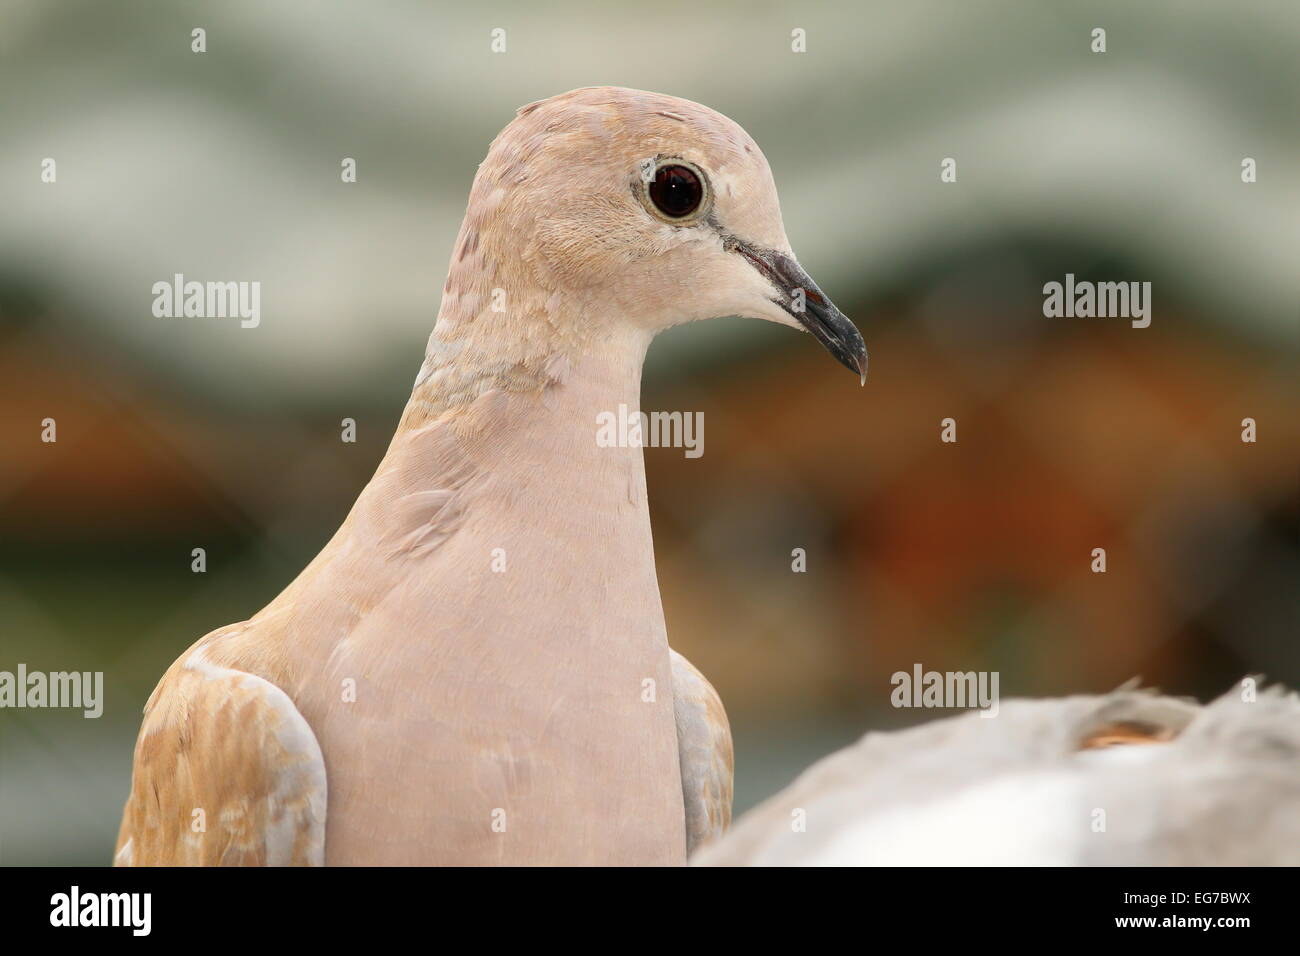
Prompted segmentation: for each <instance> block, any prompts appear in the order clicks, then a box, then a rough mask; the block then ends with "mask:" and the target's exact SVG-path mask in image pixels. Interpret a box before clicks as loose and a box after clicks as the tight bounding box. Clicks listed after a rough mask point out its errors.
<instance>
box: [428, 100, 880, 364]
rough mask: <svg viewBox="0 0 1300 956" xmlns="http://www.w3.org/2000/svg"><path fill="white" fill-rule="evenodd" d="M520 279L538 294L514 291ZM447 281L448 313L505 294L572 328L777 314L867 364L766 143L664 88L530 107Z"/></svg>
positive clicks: (476, 198) (476, 192)
mask: <svg viewBox="0 0 1300 956" xmlns="http://www.w3.org/2000/svg"><path fill="white" fill-rule="evenodd" d="M515 286H517V287H519V288H527V289H529V290H532V291H531V293H530V294H531V295H532V296H533V299H532V301H527V302H522V303H521V302H514V303H511V302H510V297H511V290H512V287H515ZM446 292H447V299H448V300H449V301H446V300H445V301H444V315H446V314H448V313H450V316H451V321H453V322H455V321H456V315H457V313H458V312H460V313H461V314H465V315H466V316H468V314H469V313H473V314H475V315H479V314H482V313H481V311H480V310H482V308H483V306H484V304H485V302H486V301H487V299H488V297H489V296H492V295H496V296H498V297H500V298H502V299H504V302H505V305H504V307H503V308H501V309H499V310H498V311H499V312H500V313H501V314H515V315H518V314H519V312H520V311H529V310H533V311H537V310H541V311H543V312H544V313H545V320H546V323H548V324H549V325H550V326H553V327H554V326H557V325H560V326H564V327H561V328H559V329H558V331H559V332H560V333H561V334H565V335H570V336H575V335H581V334H599V332H600V331H601V330H602V329H608V327H609V326H610V325H611V324H618V323H622V324H627V323H631V324H632V325H634V326H637V327H639V328H641V329H644V330H647V331H648V332H650V333H651V334H653V333H655V332H658V331H660V330H662V329H665V328H669V327H671V326H674V325H679V324H682V323H685V322H692V321H696V320H700V319H707V318H712V317H715V316H724V315H738V316H745V317H752V318H757V319H766V320H768V321H772V322H777V323H780V324H783V325H788V326H792V327H794V328H797V329H802V330H806V331H808V332H810V333H812V335H813V336H814V337H815V338H816V339H817V340H818V341H819V342H821V344H822V345H823V346H825V347H826V349H827V350H828V351H830V353H831V354H832V355H833V356H835V358H836V359H838V360H839V361H840V362H841V363H842V364H843V365H845V366H846V367H848V368H849V369H851V370H852V371H854V372H856V373H858V374H859V375H860V376H862V377H863V379H864V380H865V377H866V369H867V351H866V346H865V344H864V343H863V341H862V336H861V335H860V334H859V333H858V330H857V329H856V328H855V327H854V325H853V323H852V322H850V321H849V319H848V318H846V317H845V316H844V314H843V313H842V312H840V310H839V309H837V308H836V307H835V305H834V303H832V302H831V300H830V299H829V297H827V296H826V294H825V293H824V292H822V290H821V289H820V288H819V287H818V286H817V284H816V282H814V281H813V280H812V278H811V277H810V276H809V275H808V273H807V272H805V271H804V269H803V268H802V267H801V266H800V265H799V262H798V260H797V259H796V258H795V255H794V252H793V250H792V249H791V248H790V243H789V241H788V240H787V239H786V235H785V228H784V226H783V224H782V221H781V208H780V202H779V200H778V198H777V191H776V184H775V183H774V181H773V178H772V172H771V170H770V169H769V167H768V164H767V160H766V159H765V158H764V156H763V153H762V151H761V150H760V149H759V148H758V146H757V145H756V144H755V143H754V141H753V140H752V139H751V138H750V136H749V135H748V134H747V133H746V132H745V131H744V130H743V129H741V128H740V126H738V125H737V124H736V123H734V122H733V121H731V120H730V119H728V118H727V117H725V116H722V115H721V114H719V113H716V112H714V111H713V110H711V109H708V108H706V107H703V106H700V105H699V104H697V103H692V102H690V101H688V100H682V99H677V98H675V97H670V96H663V95H660V94H657V93H645V92H640V91H637V90H627V89H621V88H614V87H593V88H588V89H581V90H574V91H572V92H570V93H565V94H562V95H560V96H555V97H552V98H550V99H547V100H542V101H540V102H537V103H532V104H529V105H528V106H525V107H523V108H522V109H520V110H519V114H518V116H517V117H516V118H515V119H514V120H513V121H512V122H511V123H510V124H509V125H508V126H507V127H506V128H505V129H504V130H503V131H502V132H501V134H500V135H499V136H498V137H497V139H496V140H495V141H494V142H493V144H492V147H491V149H490V150H489V152H488V156H487V158H486V159H485V160H484V162H483V163H482V165H481V166H480V168H479V173H478V175H477V177H476V178H475V182H474V187H473V190H472V192H471V195H470V203H469V211H468V213H467V215H466V218H465V223H464V226H463V227H462V230H461V235H460V238H459V240H458V242H457V249H456V252H455V253H454V254H453V261H452V270H451V273H450V275H449V278H448V285H447V290H446ZM461 305H463V306H464V307H463V308H458V306H461Z"/></svg>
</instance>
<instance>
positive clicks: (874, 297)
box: [0, 0, 1300, 864]
mask: <svg viewBox="0 0 1300 956" xmlns="http://www.w3.org/2000/svg"><path fill="white" fill-rule="evenodd" d="M195 27H202V28H204V29H205V30H206V32H207V52H206V53H202V54H196V53H193V52H191V30H192V29H193V28H195ZM1095 27H1103V28H1104V29H1105V30H1106V31H1107V52H1105V53H1104V54H1097V53H1093V52H1091V50H1090V45H1091V42H1092V41H1091V31H1092V30H1093V28H1095ZM494 28H502V29H504V30H505V42H506V50H505V52H504V53H493V52H492V50H491V31H492V30H493V29H494ZM796 28H798V29H802V30H804V31H806V38H807V39H806V44H807V52H805V53H794V52H792V50H791V42H792V41H791V31H792V30H794V29H796ZM594 84H612V85H622V86H632V87H638V88H643V89H650V90H656V91H660V92H664V93H671V94H675V95H679V96H684V97H687V98H689V99H694V100H698V101H700V102H703V103H706V104H708V105H710V106H712V107H714V108H716V109H718V110H720V111H721V112H723V113H725V114H727V115H729V116H731V117H732V118H733V119H735V120H737V121H738V122H739V123H741V124H742V125H743V126H744V127H746V129H747V130H748V131H749V132H750V133H751V134H752V135H753V136H754V138H755V139H756V140H757V141H758V143H759V144H760V145H761V146H762V147H763V149H764V150H765V151H766V153H767V156H768V159H769V161H770V163H771V165H772V168H773V171H774V173H775V176H776V180H777V184H778V186H779V188H780V191H781V196H782V202H783V210H784V215H785V222H786V230H787V233H788V235H789V237H790V239H791V242H792V243H793V245H794V248H795V249H796V250H797V251H798V253H799V257H800V259H801V261H802V262H803V264H804V265H805V266H806V267H807V268H808V270H809V271H810V272H811V273H812V274H813V275H814V276H815V277H816V278H817V280H818V282H819V283H820V284H821V285H822V287H823V288H824V289H826V290H827V292H828V293H829V294H830V295H831V296H832V297H833V298H834V299H835V300H836V301H837V303H838V304H839V305H840V306H841V307H842V308H843V309H844V311H845V312H846V313H848V314H849V315H850V316H851V317H852V318H854V319H855V320H856V321H857V323H858V325H859V327H860V328H861V329H862V331H863V334H864V336H865V338H866V340H867V343H868V346H869V348H870V351H871V357H872V368H871V378H870V380H869V382H868V383H867V386H866V387H865V388H859V387H858V385H857V382H856V381H854V380H853V377H852V376H851V375H850V374H849V373H847V372H845V371H844V370H843V369H842V368H839V367H838V366H837V365H836V364H835V362H834V361H833V360H832V359H831V358H830V357H829V356H828V355H826V354H824V353H823V352H822V351H821V350H820V349H819V348H818V347H817V345H816V343H814V342H813V341H812V339H811V338H810V337H808V336H799V335H796V334H794V333H792V332H791V331H790V330H788V329H783V328H779V327H775V326H768V325H765V324H763V323H758V322H752V321H741V320H738V319H723V320H718V321H715V322H710V323H703V324H700V325H697V326H695V327H691V328H682V329H677V330H674V331H672V332H671V333H668V334H666V335H664V336H663V337H661V339H660V340H659V341H658V342H657V343H656V344H655V346H654V347H653V348H652V350H651V353H650V357H649V361H648V366H647V370H646V379H645V385H644V394H643V403H642V404H643V408H645V409H647V410H686V411H702V412H703V413H704V419H705V426H706V427H705V454H704V456H703V457H702V458H699V459H686V458H685V457H684V456H683V454H682V451H681V450H680V449H649V450H647V453H646V456H647V466H648V480H649V485H650V506H651V514H652V517H653V521H654V527H655V536H656V547H657V554H658V561H659V576H660V582H661V585H662V589H663V595H664V604H665V610H666V614H667V619H668V629H669V634H670V637H671V640H672V642H673V644H674V645H675V646H676V647H677V648H678V649H679V650H681V651H682V652H683V653H685V654H686V655H687V656H688V657H689V658H691V659H692V660H693V661H694V662H695V664H696V665H697V666H698V667H699V668H700V669H701V670H702V671H704V673H705V674H707V675H708V676H709V677H710V679H711V680H712V681H713V683H714V684H715V685H716V687H717V688H718V690H719V692H720V693H721V695H722V697H723V699H724V700H725V702H726V705H727V708H728V711H729V712H730V715H731V720H732V723H733V728H734V733H735V740H736V749H737V758H736V772H737V789H736V802H737V810H738V811H739V810H743V809H745V808H746V807H749V806H752V805H753V804H754V803H755V802H757V801H759V800H761V799H762V798H764V797H765V796H767V795H769V794H770V793H772V792H774V791H775V790H777V789H779V788H780V787H782V786H784V785H785V784H786V783H788V782H789V781H790V780H791V779H792V778H793V777H794V776H795V774H796V773H797V772H798V771H799V770H800V769H802V768H803V767H805V766H806V765H808V764H809V763H811V762H812V761H813V760H815V759H816V758H818V757H820V756H821V755H823V754H825V753H828V752H829V751H831V750H832V749H834V748H836V747H839V746H842V745H843V744H846V743H848V742H849V741H851V740H853V739H854V738H856V737H857V736H859V735H860V734H861V733H862V732H864V731H865V730H868V729H872V728H888V727H896V726H901V725H905V724H909V723H915V722H918V721H921V720H927V719H934V718H935V717H936V716H940V715H941V714H940V713H936V712H925V711H912V710H894V709H892V708H891V707H890V704H889V692H890V690H891V686H890V683H889V678H890V675H891V674H892V673H893V672H895V671H898V670H904V671H909V672H910V671H911V669H912V667H913V665H914V664H916V663H919V664H921V665H922V666H923V667H924V668H925V669H927V670H961V671H966V670H995V671H998V672H999V674H1000V675H1001V676H1000V681H1001V685H1000V689H1001V693H1002V694H1003V695H1004V696H1008V697H1009V696H1024V695H1063V694H1071V693H1083V692H1090V693H1093V692H1102V691H1106V690H1109V689H1111V688H1113V687H1115V686H1117V685H1118V684H1120V683H1122V682H1124V681H1125V680H1127V679H1129V678H1130V677H1133V676H1135V675H1140V676H1142V677H1143V678H1144V679H1145V680H1146V681H1147V682H1149V683H1151V684H1155V685H1158V686H1160V687H1162V688H1164V689H1166V690H1168V691H1170V692H1173V693H1176V694H1189V695H1197V696H1200V697H1206V696H1212V695H1216V694H1218V693H1221V692H1223V691H1225V690H1226V689H1228V687H1229V686H1230V685H1231V684H1232V683H1233V682H1234V681H1235V680H1237V679H1238V678H1239V677H1241V676H1242V675H1243V674H1246V673H1264V674H1267V675H1268V676H1269V677H1270V678H1274V679H1277V680H1280V681H1285V682H1288V683H1290V684H1292V685H1296V684H1300V648H1298V647H1297V638H1298V637H1300V626H1298V625H1300V599H1298V597H1297V595H1300V543H1298V534H1297V527H1298V525H1300V414H1298V412H1300V377H1298V376H1297V370H1298V369H1297V359H1298V358H1300V268H1297V258H1296V253H1297V249H1300V242H1298V240H1300V215H1298V213H1300V176H1297V173H1300V168H1298V162H1297V157H1300V122H1297V120H1298V119H1300V116H1298V115H1297V114H1298V112H1300V110H1298V107H1300V7H1298V6H1297V5H1296V4H1295V3H1294V2H1289V0H1287V2H1277V3H1257V2H1237V3H1233V4H1226V3H1225V4H1186V3H1177V2H1172V0H1170V2H1153V0H1149V2H1145V3H1142V4H1132V3H1122V2H1115V3H1107V2H1079V3H1070V4H1046V3H1029V2H1021V3H1007V2H973V3H958V2H943V3H921V2H906V3H904V2H901V0H900V2H892V3H864V2H861V0H851V2H850V0H845V2H833V3H789V4H784V3H775V2H770V3H761V2H760V3H752V2H747V3H739V2H737V3H711V4H708V5H704V4H699V3H681V4H678V3H673V2H663V3H656V4H651V5H646V4H638V5H629V6H628V7H627V8H625V9H606V8H603V7H600V6H597V5H594V4H591V3H589V2H572V3H561V4H552V5H548V6H547V7H546V8H545V9H543V8H541V7H540V6H538V5H534V4H527V5H525V4H518V5H515V4H494V3H488V2H480V3H476V4H473V5H461V4H456V5H453V4H433V3H419V2H413V0H408V2H391V0H390V2H382V3H380V2H376V3H368V4H357V3H347V2H340V0H328V2H320V0H317V2H306V0H274V2H267V0H227V2H223V3H220V4H217V3H184V2H179V3H170V4H167V5H161V4H154V3H146V2H119V3H113V4H105V3H100V2H95V0H83V2H70V0H58V2H52V0H3V2H0V143H2V145H0V210H2V211H0V670H11V671H12V670H14V669H15V668H16V665H17V663H18V662H24V663H26V664H27V666H28V667H29V668H30V669H32V670H47V671H53V670H79V671H86V670H92V671H93V670H100V671H103V672H104V673H105V685H106V686H105V694H106V698H107V700H106V706H105V712H104V716H103V717H101V718H100V719H98V720H86V719H83V718H82V717H81V716H80V713H79V712H69V711H56V710H44V711H41V710H36V711H33V710H23V711H18V710H11V709H6V710H0V861H2V862H4V863H7V864H41V863H87V864H99V863H105V864H106V863H108V862H109V861H110V858H111V853H112V845H113V841H114V838H115V835H116V830H117V825H118V821H119V815H120V812H121V806H122V802H123V800H124V799H125V796H126V793H127V790H128V781H129V775H130V766H131V751H132V746H133V742H134V737H135V733H136V731H137V729H138V726H139V719H140V709H141V707H142V706H143V704H144V701H145V699H146V697H147V696H148V694H149V692H150V691H151V690H152V688H153V686H154V684H155V682H156V681H157V679H158V678H159V677H160V676H161V674H162V672H163V670H164V669H165V668H166V667H167V666H168V665H169V664H170V663H171V661H172V660H173V659H174V658H175V657H176V656H177V655H178V654H179V653H180V652H181V651H182V650H183V649H184V648H185V647H187V646H188V645H189V644H190V643H191V642H193V641H194V640H195V639H197V638H198V637H200V636H201V635H203V634H205V633H206V632H208V631H209V630H211V629H213V628H215V627H218V626H220V625H224V624H228V623H231V622H235V621H242V620H244V619H246V618H247V617H248V616H249V615H251V614H252V613H253V612H255V611H256V610H258V609H259V608H260V607H261V606H262V605H263V604H264V603H266V602H267V601H268V600H269V599H271V598H272V597H273V596H274V595H275V594H276V593H278V592H279V590H280V589H281V588H282V587H284V586H285V585H286V584H287V583H288V582H289V581H290V580H291V579H292V578H293V577H294V576H295V575H296V574H297V572H298V571H299V570H300V569H301V568H302V567H303V566H304V565H305V563H306V562H307V561H308V560H309V559H310V558H311V557H312V556H313V555H314V554H315V553H316V551H317V550H318V549H319V548H320V547H321V545H322V544H323V543H324V542H325V541H326V540H327V539H328V537H329V536H330V535H331V533H332V532H333V531H334V529H335V528H336V527H337V525H338V523H339V522H340V521H341V520H342V518H343V517H344V515H345V514H346V512H347V510H348V508H349V506H350V505H351V503H352V501H353V499H354V498H355V496H356V494H357V492H358V491H359V490H360V488H361V487H362V486H363V485H364V484H365V482H366V481H367V480H368V478H369V476H370V475H371V473H372V471H373V469H374V467H375V465H376V464H377V463H378V461H379V458H380V456H381V454H382V452H383V450H384V448H385V447H386V444H387V442H388V439H389V437H390V435H391V433H392V430H393V428H394V426H395V425H396V422H397V419H398V416H399V413H400V411H401V409H402V407H403V404H404V403H405V401H406V398H407V396H408V394H409V391H410V387H411V383H412V381H413V380H414V377H415V374H416V371H417V369H418V367H419V365H420V361H421V357H422V354H423V348H424V344H425V340H426V338H427V336H428V333H429V330H430V328H431V326H432V322H433V318H434V315H435V314H436V312H437V309H438V302H439V296H440V290H441V287H442V283H443V280H444V277H445V268H446V264H447V261H448V258H449V256H450V252H451V248H452V243H453V240H454V238H455V235H456V231H457V228H458V225H459V222H460V217H461V215H462V213H463V211H464V205H465V199H466V196H467V194H468V190H469V186H470V182H471V180H472V178H473V175H474V172H475V167H476V165H477V164H478V162H479V161H480V160H481V159H482V157H483V155H484V153H485V152H486V149H487V146H488V143H489V142H490V141H491V139H492V138H493V136H495V134H496V133H497V132H498V131H499V130H500V128H501V127H502V126H504V125H505V124H506V123H507V122H508V121H509V120H510V119H511V118H512V117H513V115H514V111H515V109H516V108H517V107H519V106H520V105H522V104H525V103H528V102H530V101H533V100H536V99H540V98H543V97H546V96H549V95H552V94H555V93H558V92H562V91H564V90H567V89H570V88H573V87H577V86H588V85H594ZM47 157H49V158H54V159H55V160H56V162H57V182H56V183H54V184H48V183H43V182H42V181H41V163H42V160H43V159H45V158H47ZM344 157H352V158H354V159H355V160H356V162H357V182H356V183H352V184H344V183H343V182H341V179H340V162H341V160H342V159H343V158H344ZM947 157H952V158H954V159H955V160H956V163H957V181H956V182H955V183H942V182H941V181H940V176H939V173H940V162H941V161H942V160H943V159H945V158H947ZM1245 157H1250V158H1252V159H1254V160H1255V162H1256V164H1257V168H1258V181H1257V182H1255V183H1252V184H1246V183H1243V182H1242V178H1241V164H1242V160H1243V158H1245ZM178 272H179V273H184V274H185V275H186V276H187V277H189V278H195V279H199V280H207V279H223V280H224V279H234V280H258V281H260V282H261V284H262V320H261V325H260V327H258V328H256V329H241V328H240V327H239V323H238V321H237V320H230V319H218V320H203V319H178V320H164V319H157V318H154V317H153V315H152V313H151V305H152V301H153V294H152V291H151V287H152V285H153V283H154V282H157V281H160V280H163V281H166V280H169V279H170V277H171V276H172V275H173V274H175V273H178ZM1067 272H1069V273H1073V274H1074V275H1075V276H1076V277H1078V278H1079V279H1081V280H1083V279H1087V280H1097V281H1105V280H1114V281H1149V282H1151V283H1152V285H1153V312H1152V323H1151V326H1150V327H1149V328H1146V329H1134V328H1131V327H1130V325H1129V323H1128V322H1127V321H1125V320H1122V319H1098V318H1054V319H1049V318H1045V317H1044V316H1043V313H1042V304H1043V294H1042V287H1043V284H1044V283H1046V282H1050V281H1061V280H1063V278H1064V276H1065V274H1066V273H1067ZM47 417H49V418H54V419H56V421H57V428H58V441H57V443H55V444H47V443H42V441H41V440H40V433H41V421H42V419H44V418H47ZM345 417H350V418H354V419H355V420H356V422H357V441H356V443H355V444H345V443H343V442H341V441H340V421H341V420H342V419H343V418H345ZM946 417H951V418H953V419H955V420H956V421H957V423H958V426H957V427H958V441H957V443H955V444H943V443H941V442H940V441H939V429H940V420H941V419H943V418H946ZM1247 417H1249V418H1253V419H1255V420H1256V422H1257V423H1258V435H1259V440H1258V442H1256V443H1254V444H1246V443H1243V442H1242V441H1241V428H1242V425H1241V423H1242V419H1243V418H1247ZM195 547H203V548H205V549H206V551H207V562H208V565H207V571H206V573H203V574H196V573H193V572H192V571H191V557H190V555H191V550H192V549H193V548H195ZM1098 547H1102V548H1105V549H1106V551H1107V556H1108V557H1107V563H1108V570H1107V571H1106V573H1104V574H1095V573H1092V572H1091V571H1090V563H1091V560H1092V556H1091V552H1092V549H1093V548H1098ZM795 548H804V549H806V552H807V556H808V557H807V571H806V573H802V574H796V573H792V572H791V551H792V550H793V549H795Z"/></svg>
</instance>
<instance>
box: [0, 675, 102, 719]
mask: <svg viewBox="0 0 1300 956" xmlns="http://www.w3.org/2000/svg"><path fill="white" fill-rule="evenodd" d="M4 707H16V708H23V707H50V708H64V707H71V708H76V709H79V710H81V711H83V716H85V717H89V718H92V719H93V718H95V717H98V716H99V715H100V714H102V713H103V712H104V672H103V671H49V672H46V671H29V670H28V669H27V665H26V664H19V665H18V670H17V671H16V672H15V671H0V708H4Z"/></svg>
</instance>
